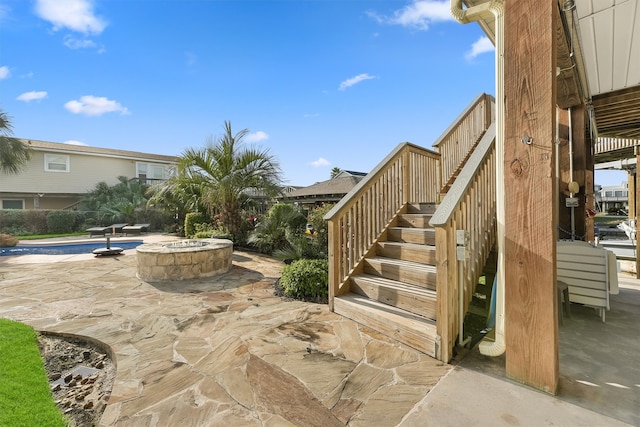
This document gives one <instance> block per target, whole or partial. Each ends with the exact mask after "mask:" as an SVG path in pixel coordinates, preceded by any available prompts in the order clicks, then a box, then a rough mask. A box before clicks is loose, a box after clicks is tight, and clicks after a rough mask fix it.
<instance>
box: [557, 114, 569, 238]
mask: <svg viewBox="0 0 640 427" xmlns="http://www.w3.org/2000/svg"><path fill="white" fill-rule="evenodd" d="M557 129H558V135H557V137H558V164H559V165H560V170H559V173H558V180H559V182H560V183H559V191H558V238H560V239H565V240H566V239H571V209H569V208H567V207H566V205H565V200H566V199H567V197H569V182H571V179H570V177H569V163H570V161H571V160H570V156H569V151H570V150H569V112H568V111H567V110H566V109H562V108H559V109H558V126H557Z"/></svg>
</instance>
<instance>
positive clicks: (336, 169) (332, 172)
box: [331, 166, 342, 179]
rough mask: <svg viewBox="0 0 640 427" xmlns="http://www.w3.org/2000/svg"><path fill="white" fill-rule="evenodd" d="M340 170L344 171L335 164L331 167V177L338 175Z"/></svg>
mask: <svg viewBox="0 0 640 427" xmlns="http://www.w3.org/2000/svg"><path fill="white" fill-rule="evenodd" d="M340 172H342V169H340V168H339V167H337V166H334V167H333V168H331V179H333V178H335V177H336V175H338V174H339V173H340Z"/></svg>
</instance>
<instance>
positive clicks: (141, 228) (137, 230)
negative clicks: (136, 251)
mask: <svg viewBox="0 0 640 427" xmlns="http://www.w3.org/2000/svg"><path fill="white" fill-rule="evenodd" d="M150 226H151V224H133V225H127V226H126V227H122V231H123V232H124V235H125V236H126V235H128V234H141V233H146V232H147V231H149V227H150Z"/></svg>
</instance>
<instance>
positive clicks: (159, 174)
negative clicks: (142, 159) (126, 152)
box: [136, 163, 165, 179]
mask: <svg viewBox="0 0 640 427" xmlns="http://www.w3.org/2000/svg"><path fill="white" fill-rule="evenodd" d="M140 175H143V176H145V177H147V178H149V179H165V173H164V166H161V165H153V164H150V163H136V176H140Z"/></svg>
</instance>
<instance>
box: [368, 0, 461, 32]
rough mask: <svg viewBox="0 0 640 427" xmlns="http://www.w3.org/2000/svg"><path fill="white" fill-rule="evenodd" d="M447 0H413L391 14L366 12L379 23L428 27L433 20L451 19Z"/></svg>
mask: <svg viewBox="0 0 640 427" xmlns="http://www.w3.org/2000/svg"><path fill="white" fill-rule="evenodd" d="M450 6H451V3H450V1H449V0H444V1H437V0H413V3H411V4H410V5H407V6H405V7H403V8H402V9H398V10H396V11H395V12H393V15H392V16H381V15H379V14H378V13H376V12H371V11H369V12H367V14H368V15H369V17H370V18H372V19H374V20H375V21H377V22H378V23H380V24H392V25H402V26H403V27H410V28H417V29H419V30H427V29H429V25H430V24H431V23H433V22H442V21H452V20H453V17H452V16H451V12H450V9H451V8H450Z"/></svg>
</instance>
